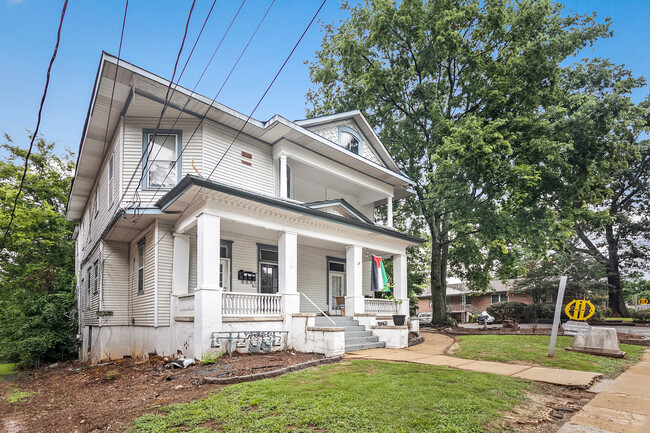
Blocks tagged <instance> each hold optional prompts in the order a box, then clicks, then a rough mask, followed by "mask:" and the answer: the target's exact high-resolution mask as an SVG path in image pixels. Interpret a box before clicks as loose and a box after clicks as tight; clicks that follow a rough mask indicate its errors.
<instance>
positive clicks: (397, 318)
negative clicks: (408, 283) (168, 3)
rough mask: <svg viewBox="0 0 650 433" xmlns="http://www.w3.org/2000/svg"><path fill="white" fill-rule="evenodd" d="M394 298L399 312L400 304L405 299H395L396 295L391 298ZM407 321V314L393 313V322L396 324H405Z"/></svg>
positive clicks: (396, 310) (396, 309)
mask: <svg viewBox="0 0 650 433" xmlns="http://www.w3.org/2000/svg"><path fill="white" fill-rule="evenodd" d="M391 299H392V300H393V303H395V313H397V312H398V309H399V305H401V304H402V302H404V299H395V298H394V297H393V298H391ZM405 321H406V315H404V314H393V324H394V325H395V326H402V325H404V322H405Z"/></svg>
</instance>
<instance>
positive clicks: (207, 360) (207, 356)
mask: <svg viewBox="0 0 650 433" xmlns="http://www.w3.org/2000/svg"><path fill="white" fill-rule="evenodd" d="M222 356H223V353H217V352H206V353H204V354H203V357H202V358H201V364H206V365H207V364H216V363H217V362H218V361H219V359H220V358H221V357H222Z"/></svg>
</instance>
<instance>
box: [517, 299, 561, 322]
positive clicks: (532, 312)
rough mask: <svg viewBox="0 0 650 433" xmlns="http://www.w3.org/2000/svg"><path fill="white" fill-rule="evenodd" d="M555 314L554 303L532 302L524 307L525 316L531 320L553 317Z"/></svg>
mask: <svg viewBox="0 0 650 433" xmlns="http://www.w3.org/2000/svg"><path fill="white" fill-rule="evenodd" d="M553 316H555V305H554V304H540V303H535V304H530V305H526V308H524V313H523V318H524V319H529V320H538V319H553Z"/></svg>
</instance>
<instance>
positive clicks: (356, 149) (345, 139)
mask: <svg viewBox="0 0 650 433" xmlns="http://www.w3.org/2000/svg"><path fill="white" fill-rule="evenodd" d="M339 146H341V147H345V148H346V149H347V150H349V151H350V152H352V153H356V154H357V155H361V147H362V146H363V140H362V139H361V136H359V134H358V133H357V132H356V131H355V130H353V129H351V128H348V127H347V126H341V127H339Z"/></svg>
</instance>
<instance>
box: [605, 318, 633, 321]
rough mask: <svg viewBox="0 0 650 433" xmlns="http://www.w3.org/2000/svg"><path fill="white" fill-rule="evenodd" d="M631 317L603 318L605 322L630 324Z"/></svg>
mask: <svg viewBox="0 0 650 433" xmlns="http://www.w3.org/2000/svg"><path fill="white" fill-rule="evenodd" d="M633 320H634V319H633V318H632V317H605V322H632V321H633Z"/></svg>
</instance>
